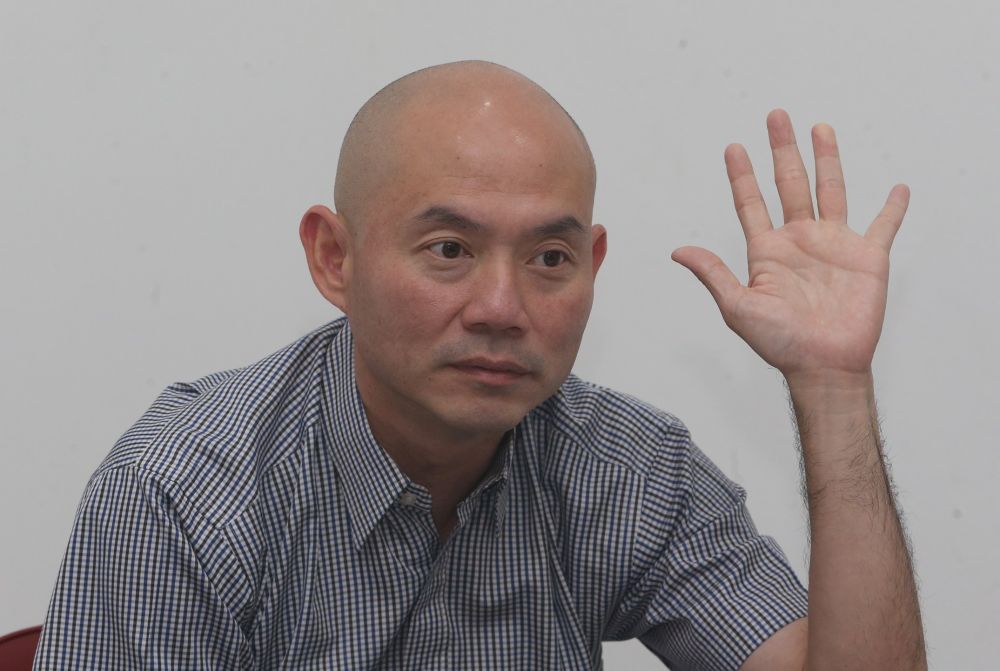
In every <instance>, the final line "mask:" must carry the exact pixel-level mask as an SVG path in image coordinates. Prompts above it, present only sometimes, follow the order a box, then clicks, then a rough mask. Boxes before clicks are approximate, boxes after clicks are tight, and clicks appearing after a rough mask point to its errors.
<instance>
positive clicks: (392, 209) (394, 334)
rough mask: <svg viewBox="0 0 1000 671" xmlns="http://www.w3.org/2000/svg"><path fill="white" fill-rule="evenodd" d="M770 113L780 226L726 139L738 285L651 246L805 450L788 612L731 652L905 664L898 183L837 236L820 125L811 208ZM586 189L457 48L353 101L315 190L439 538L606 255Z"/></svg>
mask: <svg viewBox="0 0 1000 671" xmlns="http://www.w3.org/2000/svg"><path fill="white" fill-rule="evenodd" d="M767 126H768V134H769V137H770V140H771V147H772V154H773V160H774V169H775V181H776V183H777V186H778V193H779V196H780V199H781V204H782V210H783V216H784V225H782V226H778V227H774V226H773V225H772V223H771V221H770V218H769V217H768V214H767V211H766V209H765V208H764V204H763V200H762V199H761V197H760V191H759V188H758V186H757V181H756V178H755V177H754V174H753V169H752V167H751V165H750V161H749V158H748V157H747V155H746V151H745V150H744V149H743V147H742V146H740V145H730V146H729V147H728V148H727V149H726V152H725V161H726V167H727V170H728V173H729V177H730V181H731V185H732V192H733V198H734V203H735V206H736V210H737V214H738V217H739V219H740V222H741V224H742V226H743V230H744V234H745V237H746V240H747V254H748V267H749V271H750V275H749V277H750V279H749V282H748V284H747V285H746V286H743V285H742V284H741V283H740V282H739V281H738V280H737V279H736V277H735V275H733V273H732V272H731V271H730V270H729V269H728V268H727V267H726V266H725V264H724V263H722V261H721V260H720V259H719V258H718V257H717V256H716V255H715V254H713V253H712V252H710V251H708V250H705V249H701V248H697V247H682V248H679V249H677V250H675V251H674V253H673V255H672V258H673V259H674V260H675V261H676V262H678V263H680V264H682V265H684V266H685V267H687V268H689V269H690V270H691V271H692V272H693V273H694V274H695V276H696V277H697V278H698V279H699V280H701V281H702V282H703V283H704V284H705V286H706V287H707V288H708V289H709V291H710V293H711V294H712V296H713V297H714V298H715V300H716V302H717V304H718V306H719V309H720V312H721V313H722V316H723V319H724V321H725V323H726V324H727V325H728V326H729V327H730V328H731V329H732V330H733V331H734V332H736V333H737V334H738V335H739V336H740V337H741V338H743V339H744V340H745V341H746V342H747V343H748V344H749V345H750V347H751V348H753V349H754V351H756V352H757V353H758V354H759V355H760V356H761V357H762V358H763V359H764V360H765V361H767V362H768V363H769V364H771V365H772V366H774V367H775V368H777V369H778V370H780V371H781V372H782V373H783V375H784V376H785V380H786V382H787V384H788V388H789V392H790V395H791V400H792V404H793V407H794V409H795V412H796V418H797V425H798V430H799V436H800V439H801V445H802V449H803V462H804V464H805V477H806V487H807V490H808V494H809V496H808V504H809V513H810V521H811V540H812V544H811V560H810V603H809V617H808V618H803V619H801V620H799V621H797V622H794V623H792V624H790V625H788V626H787V627H785V628H784V629H782V630H780V631H779V632H777V633H776V634H774V635H773V636H772V637H771V638H769V639H768V640H767V641H765V642H764V644H763V645H761V646H760V647H759V648H758V649H757V650H756V651H755V652H754V653H753V654H752V655H751V656H750V657H749V658H748V659H747V660H746V663H745V664H744V666H743V667H742V668H743V669H745V670H748V671H760V670H763V669H778V670H782V669H804V668H808V669H810V670H812V669H823V668H852V669H853V668H871V669H896V668H899V669H904V668H905V669H914V668H926V660H925V656H924V644H923V637H922V627H921V622H920V612H919V607H918V603H917V597H916V589H915V586H914V581H913V573H912V568H911V566H910V560H909V553H908V550H907V544H906V539H905V535H904V534H903V531H902V527H901V525H900V523H899V519H898V515H897V513H896V510H895V505H894V502H893V500H892V494H891V484H890V482H889V480H888V477H887V475H886V470H885V467H884V463H883V458H882V455H881V449H880V438H879V435H878V428H877V414H876V411H875V404H874V392H873V382H872V375H871V361H872V357H873V355H874V351H875V345H876V343H877V341H878V337H879V334H880V332H881V327H882V319H883V316H884V313H885V300H886V293H887V284H888V267H889V265H888V253H889V248H890V246H891V244H892V240H893V238H894V236H895V234H896V231H897V230H898V229H899V226H900V224H901V222H902V218H903V214H904V213H905V210H906V207H907V203H908V199H909V190H908V189H907V188H906V187H905V186H903V185H898V186H897V187H895V188H894V189H893V190H892V191H891V193H890V195H889V198H888V200H887V202H886V205H885V207H884V208H883V210H882V211H881V212H880V213H879V215H878V216H877V217H876V218H875V221H874V222H873V223H872V224H871V226H870V227H869V229H868V230H867V232H866V233H865V234H864V235H859V234H857V233H855V232H853V231H852V230H851V229H850V228H849V227H848V226H847V219H846V216H847V205H846V197H845V194H844V188H843V175H842V172H841V168H840V160H839V155H838V151H837V144H836V140H835V138H834V135H833V129H832V128H830V127H829V126H827V125H825V124H820V125H817V126H815V127H814V128H813V144H814V149H815V155H816V178H817V179H816V183H817V186H816V195H817V202H818V205H819V217H818V218H817V217H816V216H815V214H814V212H813V208H812V193H811V190H810V186H809V182H808V178H807V176H806V172H805V168H804V166H803V164H802V160H801V157H800V156H799V153H798V149H797V147H796V145H795V136H794V133H793V131H792V127H791V122H790V120H789V119H788V115H787V114H786V113H785V112H784V111H782V110H775V111H773V112H772V113H771V114H770V115H769V116H768V122H767ZM594 186H595V173H594V165H593V159H592V156H591V154H590V150H589V148H588V147H587V145H586V141H585V140H584V139H583V136H582V134H581V133H580V132H579V129H578V128H576V126H575V124H574V123H573V122H572V120H571V119H570V118H569V117H568V115H567V114H566V113H565V111H564V110H562V108H561V107H559V105H558V104H557V103H555V101H554V100H553V99H552V98H551V97H550V96H548V94H547V93H545V92H544V91H543V90H542V89H540V88H539V87H538V86H537V85H535V84H534V83H532V82H531V81H530V80H527V79H526V78H524V77H522V76H521V75H518V74H517V73H514V72H512V71H510V70H507V69H506V68H501V67H500V66H496V65H492V64H487V63H480V62H464V63H456V64H448V65H445V66H437V67H435V68H430V69H427V70H423V71H419V72H418V73H415V74H413V75H410V76H408V77H406V78H404V79H403V80H400V81H397V82H395V83H394V84H392V85H390V86H389V87H387V89H383V91H381V92H380V93H379V94H377V95H376V96H375V97H374V98H373V99H372V100H371V101H369V103H366V105H365V107H363V108H362V110H361V111H360V112H359V114H358V116H357V117H356V118H355V121H354V122H353V123H352V127H351V129H350V130H349V131H348V134H347V137H346V138H345V141H344V146H343V149H342V151H341V160H340V164H339V165H338V172H337V185H336V187H335V201H336V203H337V210H338V211H337V212H333V211H331V210H330V209H328V208H327V207H325V206H322V205H317V206H314V207H312V208H310V209H309V210H308V211H307V212H306V214H305V215H304V216H303V218H302V222H301V224H300V237H301V240H302V244H303V247H304V249H305V252H306V257H307V260H308V263H309V268H310V272H311V274H312V277H313V280H314V282H315V284H316V286H317V288H319V290H320V292H321V293H322V294H323V295H324V296H325V297H326V298H327V300H329V301H330V302H331V303H332V304H334V305H336V306H337V307H338V308H340V309H341V310H342V311H343V312H344V313H345V314H347V316H348V318H349V320H350V323H351V328H352V331H353V332H354V334H355V343H356V352H355V354H356V377H357V381H358V388H359V391H360V394H361V398H362V401H363V403H364V407H365V412H366V414H367V417H368V420H369V423H370V425H371V428H372V432H373V434H374V435H375V437H376V439H377V440H378V442H379V443H380V444H381V445H382V447H383V448H384V449H385V450H386V452H387V453H388V454H389V455H390V456H391V457H392V458H393V459H394V460H395V461H396V463H397V464H398V465H399V467H400V469H401V470H402V471H403V472H404V473H406V474H407V475H408V476H409V477H410V478H412V479H413V480H415V481H416V482H418V483H420V484H422V485H424V486H425V487H426V488H427V489H428V491H429V492H430V493H431V497H432V500H433V504H432V516H433V518H434V521H435V524H436V525H437V527H438V530H439V532H440V534H441V537H442V540H443V539H444V538H446V537H447V535H448V533H449V532H450V531H451V529H452V528H453V527H454V525H455V523H456V516H455V508H456V506H457V505H458V503H459V502H461V501H462V499H464V497H465V496H466V495H467V494H468V493H469V492H470V491H471V490H472V489H473V488H474V487H475V485H476V484H477V483H478V481H479V480H480V478H481V477H482V475H483V474H484V472H485V471H486V470H487V468H488V466H489V464H490V461H491V460H492V459H493V456H494V454H495V452H496V449H497V447H498V445H499V442H500V440H501V438H502V436H503V435H504V433H505V432H506V431H507V430H508V429H510V428H511V427H513V426H515V425H516V424H517V423H518V422H519V421H520V420H521V418H523V417H524V415H525V414H526V413H527V412H528V411H530V410H531V408H533V407H534V406H535V405H537V404H538V403H540V402H541V401H542V400H544V399H545V398H547V397H548V396H550V395H551V394H552V393H553V392H555V390H556V389H557V388H558V386H559V385H560V384H561V383H562V381H563V380H564V379H565V377H566V375H567V374H568V373H569V372H570V369H571V368H572V365H573V362H574V360H575V358H576V354H577V351H578V349H579V345H580V341H581V338H582V336H583V331H584V327H585V325H586V322H587V319H588V317H589V314H590V308H591V305H592V301H593V287H594V279H595V277H596V274H597V271H598V269H599V268H600V265H601V262H602V260H603V259H604V256H605V253H606V250H607V235H606V232H605V230H604V229H603V228H602V227H601V226H598V225H593V224H592V223H591V217H592V209H593V195H594ZM570 219H572V220H573V221H575V222H576V223H577V226H574V225H571V224H569V223H568V222H569V221H570ZM475 357H478V359H476V360H474V361H470V358H475ZM498 362H505V365H506V366H507V367H508V368H509V367H510V366H516V367H517V368H518V371H517V372H516V373H515V372H511V371H509V370H508V371H506V372H502V371H498V370H497V367H498V366H499V365H500V364H499V363H498ZM484 368H485V370H484Z"/></svg>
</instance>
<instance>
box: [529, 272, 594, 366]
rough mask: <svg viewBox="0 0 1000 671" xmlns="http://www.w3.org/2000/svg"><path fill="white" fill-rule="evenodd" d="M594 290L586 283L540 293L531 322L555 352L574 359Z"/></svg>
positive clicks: (588, 315) (588, 314)
mask: <svg viewBox="0 0 1000 671" xmlns="http://www.w3.org/2000/svg"><path fill="white" fill-rule="evenodd" d="M593 298H594V293H593V289H592V288H591V287H590V286H582V287H580V288H578V289H575V290H573V291H566V292H561V293H557V294H554V295H551V296H544V297H543V299H542V300H540V301H538V304H537V306H536V308H535V309H534V310H533V311H532V312H533V313H534V314H533V319H532V325H533V327H534V328H535V330H536V332H538V333H539V334H540V335H541V338H542V340H543V341H544V342H545V344H546V345H547V346H548V347H549V348H550V349H552V350H555V353H556V354H557V355H565V356H566V357H569V358H570V359H571V360H572V359H575V358H576V350H577V348H578V347H579V344H580V339H581V338H582V337H583V330H584V328H585V327H586V325H587V319H588V318H589V317H590V308H591V305H592V304H593Z"/></svg>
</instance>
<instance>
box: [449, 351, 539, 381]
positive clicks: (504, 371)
mask: <svg viewBox="0 0 1000 671" xmlns="http://www.w3.org/2000/svg"><path fill="white" fill-rule="evenodd" d="M451 367H452V368H454V369H456V370H458V371H459V372H461V373H464V374H465V375H468V376H470V377H472V378H474V379H475V380H477V381H479V382H482V383H485V384H490V385H505V384H511V383H513V382H517V381H518V380H521V379H523V378H525V377H527V376H528V375H529V374H530V372H531V371H530V370H528V369H527V368H525V367H524V366H522V365H520V364H518V363H517V362H515V361H509V360H506V359H489V358H486V357H474V358H471V359H464V360H462V361H458V362H456V363H453V364H451Z"/></svg>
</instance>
